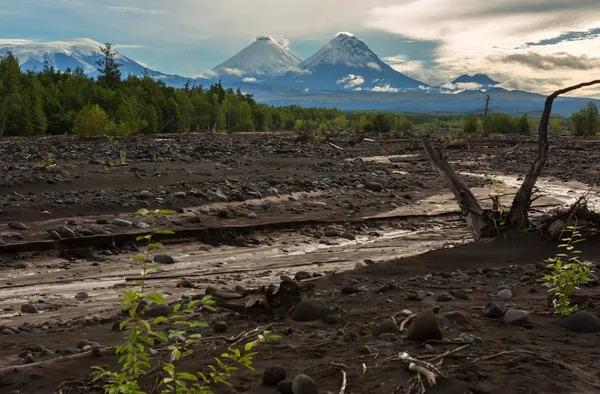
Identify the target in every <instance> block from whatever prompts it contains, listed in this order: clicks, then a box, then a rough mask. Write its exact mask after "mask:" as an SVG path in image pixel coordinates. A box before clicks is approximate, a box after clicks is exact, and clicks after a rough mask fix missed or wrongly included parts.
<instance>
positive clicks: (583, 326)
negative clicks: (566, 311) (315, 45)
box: [560, 312, 600, 334]
mask: <svg viewBox="0 0 600 394" xmlns="http://www.w3.org/2000/svg"><path fill="white" fill-rule="evenodd" d="M560 326H561V327H562V328H564V329H566V330H568V331H571V332H576V333H578V334H586V333H594V332H600V318H598V316H596V315H593V314H591V313H589V312H577V313H575V314H573V315H571V316H567V317H565V318H564V319H562V320H561V321H560Z"/></svg>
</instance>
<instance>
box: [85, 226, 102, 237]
mask: <svg viewBox="0 0 600 394" xmlns="http://www.w3.org/2000/svg"><path fill="white" fill-rule="evenodd" d="M88 228H89V230H90V231H91V232H93V233H94V234H96V235H101V234H104V233H105V231H104V229H103V228H102V227H100V226H99V225H97V224H92V225H91V226H90V227H88Z"/></svg>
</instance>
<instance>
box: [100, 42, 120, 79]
mask: <svg viewBox="0 0 600 394" xmlns="http://www.w3.org/2000/svg"><path fill="white" fill-rule="evenodd" d="M100 51H102V54H103V55H104V57H103V58H102V59H100V60H98V61H97V62H96V65H97V66H98V72H99V73H100V75H99V76H98V82H99V83H101V84H102V85H103V86H105V87H107V88H109V89H114V88H116V87H117V86H118V85H119V84H120V83H121V71H120V70H119V67H121V66H122V65H121V64H120V63H118V62H117V61H116V59H115V57H116V56H117V52H116V51H114V50H113V49H112V45H111V44H109V43H106V44H105V46H104V47H100Z"/></svg>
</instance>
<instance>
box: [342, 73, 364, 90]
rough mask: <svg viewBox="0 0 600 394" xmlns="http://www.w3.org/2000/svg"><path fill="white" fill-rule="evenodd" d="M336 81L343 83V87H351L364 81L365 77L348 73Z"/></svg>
mask: <svg viewBox="0 0 600 394" xmlns="http://www.w3.org/2000/svg"><path fill="white" fill-rule="evenodd" d="M336 83H337V84H338V85H339V84H344V88H345V89H352V88H355V87H357V86H360V85H362V84H363V83H365V79H364V78H363V77H361V76H360V75H354V74H348V76H347V77H344V78H341V79H339V80H338V81H336Z"/></svg>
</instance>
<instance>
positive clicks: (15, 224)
mask: <svg viewBox="0 0 600 394" xmlns="http://www.w3.org/2000/svg"><path fill="white" fill-rule="evenodd" d="M8 227H9V228H11V229H13V230H21V231H23V230H27V229H28V228H29V227H28V226H26V225H25V224H23V223H21V222H8Z"/></svg>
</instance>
